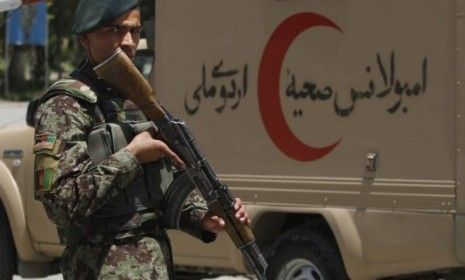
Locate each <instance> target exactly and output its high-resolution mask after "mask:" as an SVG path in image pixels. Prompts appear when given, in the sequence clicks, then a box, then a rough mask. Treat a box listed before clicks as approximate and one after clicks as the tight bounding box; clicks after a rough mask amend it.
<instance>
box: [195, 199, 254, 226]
mask: <svg viewBox="0 0 465 280" xmlns="http://www.w3.org/2000/svg"><path fill="white" fill-rule="evenodd" d="M234 210H235V211H236V214H235V216H236V219H238V220H239V221H240V222H241V223H242V224H244V225H246V226H250V223H251V221H250V219H249V215H248V214H247V212H246V211H245V207H244V205H243V204H242V200H241V199H240V198H238V197H236V203H235V204H234ZM224 226H225V222H224V220H223V219H222V218H220V217H218V216H216V215H214V214H213V213H211V212H208V213H207V214H206V215H205V217H204V218H203V221H202V229H203V230H205V231H210V232H213V233H219V232H221V231H224Z"/></svg>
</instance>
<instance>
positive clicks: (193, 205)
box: [180, 190, 216, 243]
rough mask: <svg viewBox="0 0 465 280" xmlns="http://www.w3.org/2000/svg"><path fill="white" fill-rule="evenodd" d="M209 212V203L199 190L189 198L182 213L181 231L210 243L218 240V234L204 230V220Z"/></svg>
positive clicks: (193, 192)
mask: <svg viewBox="0 0 465 280" xmlns="http://www.w3.org/2000/svg"><path fill="white" fill-rule="evenodd" d="M207 212H208V208H207V203H206V202H205V200H204V199H203V197H202V196H201V195H200V194H199V193H198V191H197V190H194V191H192V193H191V194H190V195H189V196H188V197H187V199H186V202H185V203H184V206H183V209H182V212H181V221H180V226H181V230H182V231H184V232H186V233H188V234H190V235H192V236H194V237H196V238H199V239H201V240H202V241H203V242H206V243H209V242H213V241H215V239H216V234H214V233H211V232H208V231H204V230H202V220H203V218H204V217H205V214H206V213H207Z"/></svg>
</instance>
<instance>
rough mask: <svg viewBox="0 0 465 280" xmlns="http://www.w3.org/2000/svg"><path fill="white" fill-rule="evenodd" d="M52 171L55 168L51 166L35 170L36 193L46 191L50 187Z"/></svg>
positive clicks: (53, 171)
mask: <svg viewBox="0 0 465 280" xmlns="http://www.w3.org/2000/svg"><path fill="white" fill-rule="evenodd" d="M54 173H55V170H54V169H53V168H45V169H40V170H36V171H35V177H36V178H35V181H36V189H35V191H36V195H37V194H40V193H43V192H48V191H50V190H51V189H52V183H53V175H54Z"/></svg>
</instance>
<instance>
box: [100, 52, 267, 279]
mask: <svg viewBox="0 0 465 280" xmlns="http://www.w3.org/2000/svg"><path fill="white" fill-rule="evenodd" d="M94 71H95V73H96V74H97V75H98V76H99V77H101V78H102V79H103V80H104V81H105V82H106V83H108V84H109V85H110V86H111V87H113V88H114V89H116V90H117V91H118V93H119V94H121V95H122V96H123V97H124V98H127V99H129V100H131V101H132V102H134V103H135V104H136V105H137V106H138V107H139V109H140V110H141V111H142V112H143V113H144V114H145V115H146V116H147V118H148V119H149V120H151V121H153V122H154V123H155V125H156V126H157V128H158V132H157V133H158V134H157V138H160V140H162V141H164V142H165V143H166V144H167V145H168V146H169V147H170V148H171V149H172V150H173V151H174V152H175V153H176V154H177V155H178V156H179V157H180V158H181V159H182V160H183V161H184V163H185V164H186V168H185V170H184V171H185V174H187V177H188V181H189V182H190V183H191V186H192V187H197V188H198V189H199V191H200V192H201V193H202V196H203V197H204V199H205V200H206V201H207V205H208V208H209V209H210V211H211V212H212V213H213V214H215V215H217V216H219V217H221V218H222V219H223V220H224V221H225V230H226V232H227V233H228V235H229V237H230V238H231V240H232V241H233V242H234V244H235V245H236V247H237V248H238V249H240V250H241V251H242V254H243V256H245V259H246V261H247V263H248V264H249V266H250V268H251V269H252V270H253V272H254V273H255V275H256V276H257V278H258V279H259V280H266V278H265V271H266V267H267V263H266V261H265V258H264V257H263V255H262V253H261V252H260V249H259V248H258V246H257V244H256V242H255V237H254V235H253V233H252V231H251V230H250V228H249V227H248V226H245V225H243V224H242V223H240V221H238V220H237V218H236V217H235V210H234V204H235V198H234V196H233V194H232V193H231V192H230V191H229V189H228V186H227V185H225V184H223V183H221V182H220V180H219V179H218V177H217V175H216V174H215V172H214V171H213V169H212V167H211V166H210V164H209V162H208V160H207V158H206V157H205V156H204V155H203V154H202V152H201V151H200V149H199V148H198V146H197V143H196V141H195V139H194V136H193V135H192V133H191V132H190V131H189V129H188V128H187V125H186V123H185V122H183V121H181V120H179V119H176V118H174V117H173V116H171V115H170V114H169V112H168V111H166V110H165V109H164V108H163V107H162V106H161V105H160V104H159V103H158V101H157V100H156V99H155V96H156V95H155V91H154V90H153V89H152V88H151V86H150V85H149V84H148V82H147V81H146V80H145V79H144V77H143V76H142V74H141V73H140V72H139V71H138V70H137V68H136V67H135V65H134V64H133V63H132V61H131V60H130V59H129V58H128V57H127V56H126V54H125V53H124V52H123V51H122V50H121V49H118V50H116V52H115V53H114V54H113V55H112V56H111V57H110V58H108V59H107V60H106V61H104V62H102V63H101V64H99V65H97V66H96V67H95V68H94ZM183 182H184V183H185V182H186V178H185V179H184V180H183ZM178 185H179V184H178ZM183 185H185V184H183ZM170 188H171V187H170ZM186 188H188V191H186V190H184V191H183V190H181V192H183V193H184V194H188V193H189V192H190V190H191V189H192V188H189V187H186ZM171 197H178V196H177V195H171ZM178 204H179V203H178ZM174 223H176V222H174Z"/></svg>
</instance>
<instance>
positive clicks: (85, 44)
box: [78, 34, 89, 50]
mask: <svg viewBox="0 0 465 280" xmlns="http://www.w3.org/2000/svg"><path fill="white" fill-rule="evenodd" d="M78 40H79V42H80V43H81V45H82V46H83V47H84V49H86V50H89V38H88V37H87V34H81V35H78Z"/></svg>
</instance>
